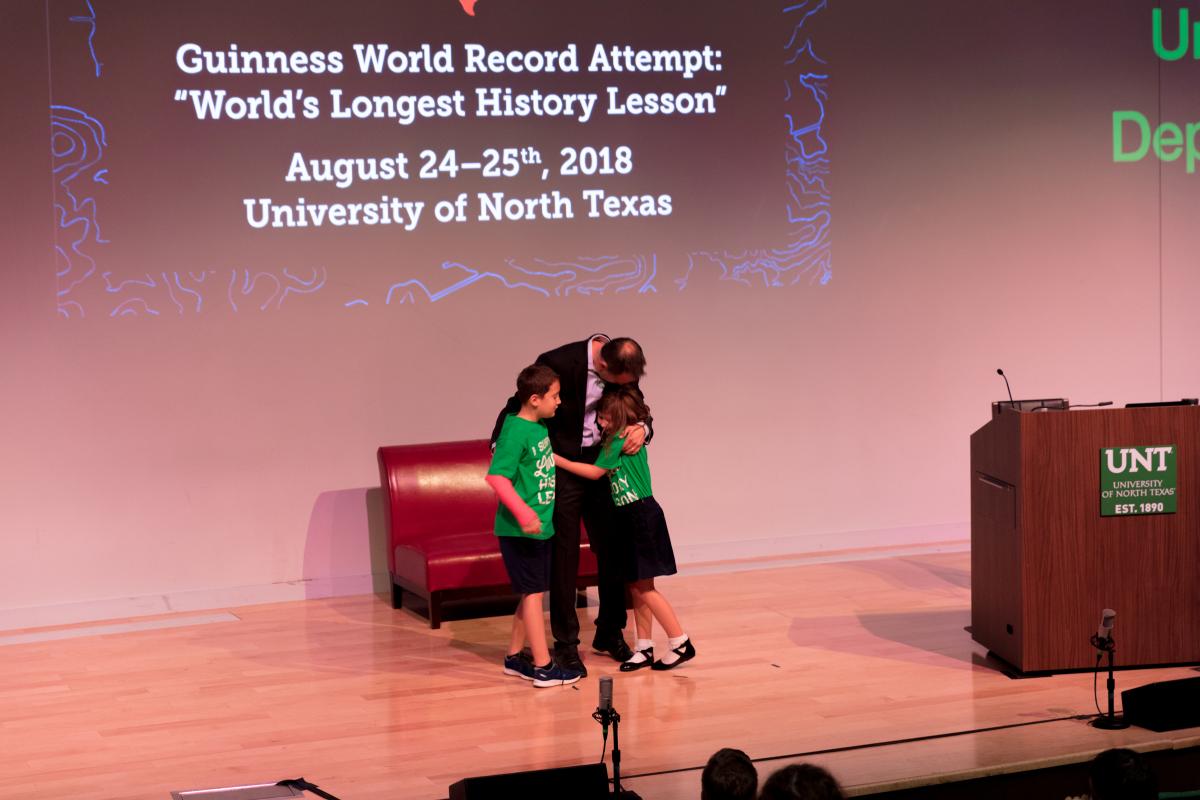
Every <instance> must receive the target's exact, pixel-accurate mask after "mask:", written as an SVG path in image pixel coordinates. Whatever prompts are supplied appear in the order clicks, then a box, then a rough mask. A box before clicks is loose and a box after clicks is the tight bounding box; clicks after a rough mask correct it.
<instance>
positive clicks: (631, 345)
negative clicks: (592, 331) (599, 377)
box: [600, 336, 646, 380]
mask: <svg viewBox="0 0 1200 800" xmlns="http://www.w3.org/2000/svg"><path fill="white" fill-rule="evenodd" d="M600 357H601V358H603V359H604V363H605V365H606V366H607V367H608V371H609V372H611V373H612V374H613V375H632V376H633V377H634V379H636V380H641V378H642V376H643V375H645V374H646V355H645V353H643V352H642V346H641V345H640V344H638V343H637V342H635V341H634V340H633V339H630V338H628V337H627V336H618V337H617V338H616V339H609V340H608V341H607V342H605V343H604V344H603V346H601V348H600Z"/></svg>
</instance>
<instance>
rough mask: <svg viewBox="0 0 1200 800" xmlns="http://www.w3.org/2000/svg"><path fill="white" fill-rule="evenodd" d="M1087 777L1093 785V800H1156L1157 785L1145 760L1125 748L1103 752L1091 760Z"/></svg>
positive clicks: (1138, 754)
mask: <svg viewBox="0 0 1200 800" xmlns="http://www.w3.org/2000/svg"><path fill="white" fill-rule="evenodd" d="M1088 777H1089V778H1090V779H1091V781H1092V797H1094V798H1096V800H1116V798H1129V800H1142V798H1148V799H1149V800H1155V798H1157V797H1158V781H1157V780H1155V777H1154V772H1153V771H1152V770H1151V769H1150V765H1149V764H1147V763H1146V759H1145V758H1144V757H1143V756H1142V755H1141V754H1140V753H1137V752H1135V751H1133V750H1129V749H1126V748H1124V747H1117V748H1113V749H1112V750H1105V751H1104V752H1103V753H1100V754H1099V755H1098V756H1096V757H1095V758H1094V759H1092V763H1091V765H1090V766H1089V768H1088Z"/></svg>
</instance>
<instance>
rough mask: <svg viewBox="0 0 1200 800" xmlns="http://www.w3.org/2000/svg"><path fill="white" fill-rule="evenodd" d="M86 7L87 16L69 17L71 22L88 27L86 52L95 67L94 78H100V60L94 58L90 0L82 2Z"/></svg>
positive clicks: (94, 39)
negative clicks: (80, 23)
mask: <svg viewBox="0 0 1200 800" xmlns="http://www.w3.org/2000/svg"><path fill="white" fill-rule="evenodd" d="M83 2H84V3H85V4H86V5H87V9H88V16H86V17H85V16H76V17H70V20H71V22H82V23H84V24H86V25H88V26H89V28H90V30H89V31H88V40H87V41H88V52H89V53H91V56H92V64H93V65H94V66H95V67H96V77H97V78H99V77H100V67H102V66H103V64H101V63H100V59H99V58H97V57H96V9H95V8H94V7H93V6H92V0H83Z"/></svg>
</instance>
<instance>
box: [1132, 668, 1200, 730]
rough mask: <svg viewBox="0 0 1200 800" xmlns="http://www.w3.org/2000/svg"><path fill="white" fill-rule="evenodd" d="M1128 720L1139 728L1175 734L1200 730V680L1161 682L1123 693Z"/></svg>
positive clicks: (1187, 679)
mask: <svg viewBox="0 0 1200 800" xmlns="http://www.w3.org/2000/svg"><path fill="white" fill-rule="evenodd" d="M1121 705H1122V706H1123V707H1124V709H1125V711H1124V713H1125V719H1126V720H1127V721H1128V722H1129V723H1130V724H1132V725H1137V726H1138V727H1139V728H1146V729H1147V730H1152V731H1158V732H1162V731H1174V730H1179V729H1180V728H1196V727H1200V678H1183V679H1181V680H1177V681H1159V682H1158V683H1150V684H1147V685H1145V686H1139V687H1138V688H1136V689H1126V690H1125V691H1123V692H1121Z"/></svg>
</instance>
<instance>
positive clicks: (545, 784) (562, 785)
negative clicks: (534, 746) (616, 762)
mask: <svg viewBox="0 0 1200 800" xmlns="http://www.w3.org/2000/svg"><path fill="white" fill-rule="evenodd" d="M608 796H609V794H608V767H607V766H606V765H604V764H585V765H583V766H580V767H558V768H557V769H535V770H530V771H528V772H510V773H507V774H505V775H482V776H480V777H478V778H463V779H462V780H461V781H458V782H457V783H452V784H450V800H495V799H496V798H506V797H528V798H543V800H554V799H555V798H571V800H601V798H605V797H608Z"/></svg>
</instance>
